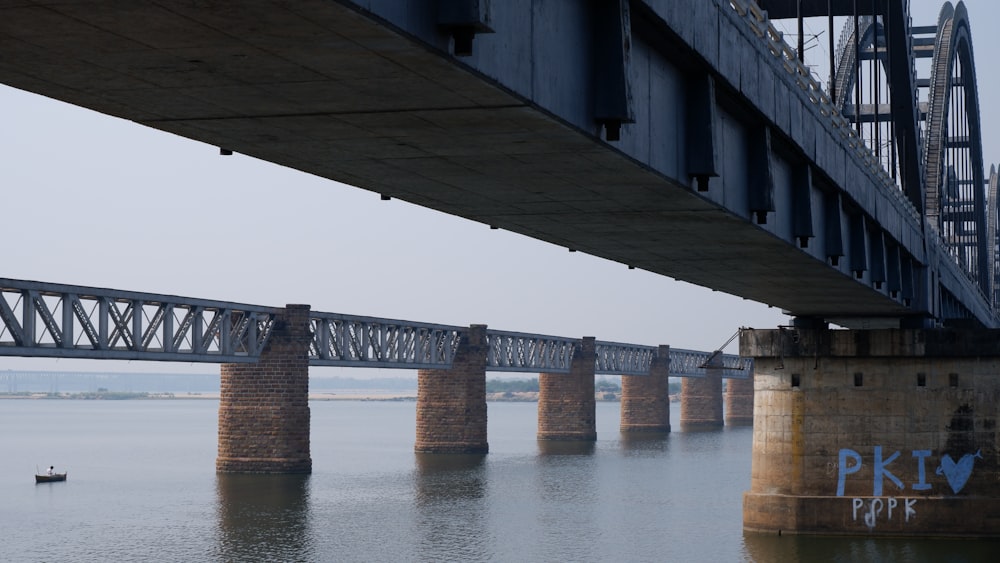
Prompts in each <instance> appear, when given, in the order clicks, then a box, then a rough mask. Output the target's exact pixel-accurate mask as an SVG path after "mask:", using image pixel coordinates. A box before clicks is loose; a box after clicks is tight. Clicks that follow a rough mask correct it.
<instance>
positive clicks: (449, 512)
mask: <svg viewBox="0 0 1000 563" xmlns="http://www.w3.org/2000/svg"><path fill="white" fill-rule="evenodd" d="M414 456H415V461H416V472H415V476H414V484H415V489H416V491H415V504H416V508H417V515H416V518H415V521H414V526H415V527H416V530H415V533H414V537H416V538H417V542H418V545H417V546H416V548H417V551H418V553H420V557H421V559H422V560H427V561H462V560H469V559H475V558H476V557H477V556H478V555H479V554H482V553H491V552H493V550H494V549H495V547H494V546H495V545H496V537H495V535H494V533H493V532H492V531H491V530H490V526H489V524H488V510H487V508H486V500H485V497H486V487H487V475H486V464H485V461H486V454H424V453H417V454H414Z"/></svg>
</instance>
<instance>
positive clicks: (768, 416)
mask: <svg viewBox="0 0 1000 563" xmlns="http://www.w3.org/2000/svg"><path fill="white" fill-rule="evenodd" d="M740 352H741V355H745V356H751V357H753V358H754V365H755V372H756V373H755V378H754V387H755V389H754V391H755V409H754V435H753V461H752V470H751V481H750V490H749V491H748V492H746V493H745V494H744V497H743V527H744V529H745V530H747V531H756V532H768V533H804V534H840V535H844V534H849V535H850V534H854V535H884V536H894V535H900V536H918V535H919V536H926V535H930V536H972V537H976V536H979V537H982V536H996V535H998V534H1000V448H998V437H1000V434H998V432H997V420H998V418H1000V377H998V374H1000V331H996V330H965V331H958V330H872V331H860V330H859V331H853V330H852V331H846V330H821V329H794V330H749V331H745V332H744V333H743V336H742V337H741V341H740Z"/></svg>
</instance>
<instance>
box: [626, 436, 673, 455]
mask: <svg viewBox="0 0 1000 563" xmlns="http://www.w3.org/2000/svg"><path fill="white" fill-rule="evenodd" d="M669 437H670V433H669V432H622V433H621V439H620V441H619V443H620V444H621V447H622V451H623V452H624V453H625V455H634V456H646V455H658V454H661V453H663V452H666V451H667V443H668V442H667V439H668V438H669Z"/></svg>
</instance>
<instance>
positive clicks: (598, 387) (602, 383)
mask: <svg viewBox="0 0 1000 563" xmlns="http://www.w3.org/2000/svg"><path fill="white" fill-rule="evenodd" d="M621 390H622V387H621V385H619V384H618V383H617V382H614V381H608V380H607V379H598V380H597V381H595V382H594V391H596V392H599V393H620V392H621ZM486 392H487V393H537V392H538V378H537V377H533V378H531V379H488V380H486Z"/></svg>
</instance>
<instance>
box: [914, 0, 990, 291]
mask: <svg viewBox="0 0 1000 563" xmlns="http://www.w3.org/2000/svg"><path fill="white" fill-rule="evenodd" d="M981 132H982V126H981V121H980V113H979V96H978V90H977V81H976V70H975V58H974V56H973V50H972V33H971V30H970V26H969V17H968V12H967V11H966V8H965V4H964V3H962V2H959V3H958V6H957V7H953V6H952V4H951V3H950V2H947V3H945V5H944V6H943V7H942V9H941V13H940V16H939V18H938V31H937V36H936V38H935V42H934V56H933V59H932V64H931V78H930V83H929V91H928V103H927V125H926V131H925V135H926V137H925V142H924V151H925V153H924V162H925V168H926V185H925V189H924V209H925V216H926V218H927V222H928V224H929V225H930V226H931V227H932V228H934V229H936V230H937V231H938V233H939V234H940V235H941V237H942V239H943V240H944V244H945V247H946V248H947V250H948V254H949V256H950V257H951V259H953V260H955V261H956V262H957V263H958V264H959V265H960V266H961V267H962V270H963V271H965V272H966V273H967V274H968V275H969V277H970V278H971V279H972V281H973V282H975V283H976V284H977V285H978V286H979V288H980V290H981V291H982V292H983V293H984V294H985V295H987V297H988V298H989V299H990V300H991V301H994V296H993V295H992V293H993V281H992V280H993V275H994V273H995V272H994V270H995V265H994V264H992V262H993V260H992V258H991V257H992V255H993V254H994V251H993V246H994V245H993V244H992V243H993V238H991V237H990V236H989V234H988V232H987V231H988V226H987V209H986V193H985V188H986V178H985V176H984V166H983V147H982V133H981ZM994 302H995V301H994Z"/></svg>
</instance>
